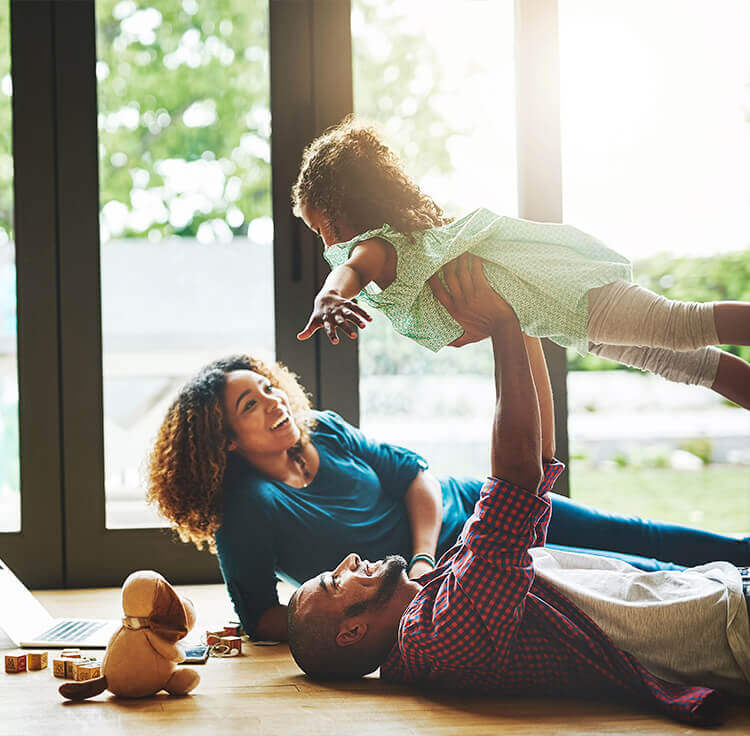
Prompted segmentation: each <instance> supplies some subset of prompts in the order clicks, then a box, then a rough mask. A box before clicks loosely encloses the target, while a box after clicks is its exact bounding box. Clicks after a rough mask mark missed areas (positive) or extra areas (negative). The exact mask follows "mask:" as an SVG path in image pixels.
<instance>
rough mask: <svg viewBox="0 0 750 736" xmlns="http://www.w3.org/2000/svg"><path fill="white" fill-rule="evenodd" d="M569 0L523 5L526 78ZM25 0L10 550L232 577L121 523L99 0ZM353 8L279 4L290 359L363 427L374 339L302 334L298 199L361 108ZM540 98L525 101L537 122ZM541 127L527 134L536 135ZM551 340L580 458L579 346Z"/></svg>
mask: <svg viewBox="0 0 750 736" xmlns="http://www.w3.org/2000/svg"><path fill="white" fill-rule="evenodd" d="M556 7H557V3H556V0H534V1H533V2H532V1H531V0H516V19H517V46H518V52H519V59H520V60H521V61H522V62H523V63H522V64H521V65H520V66H519V69H518V70H517V78H518V82H519V89H520V87H521V83H524V80H526V81H528V78H529V77H532V78H533V76H534V68H533V67H534V61H533V60H534V54H535V53H536V49H537V48H538V47H539V44H544V43H550V41H552V43H553V46H554V53H555V58H556V49H557V46H556V19H557V16H556ZM10 10H11V67H12V74H13V159H14V172H15V175H14V202H15V229H16V263H17V281H18V284H17V285H18V292H17V293H18V310H17V313H18V376H19V417H20V420H19V421H20V426H19V429H20V455H21V457H20V461H21V503H22V531H21V532H20V533H2V534H0V555H2V556H3V558H4V559H5V560H6V561H7V562H8V564H9V565H10V566H11V567H12V568H13V569H14V570H16V572H17V573H18V574H19V576H20V577H21V578H22V579H23V580H24V581H25V582H26V583H27V584H28V585H30V586H31V587H88V586H104V585H119V584H120V583H121V582H122V580H123V578H124V577H125V576H127V575H128V574H129V573H130V572H132V571H133V570H135V569H138V568H152V567H158V569H159V570H160V571H161V572H162V573H163V574H164V575H166V576H167V577H168V578H169V579H170V580H172V581H173V582H175V583H188V582H190V583H203V582H206V583H207V582H216V581H218V580H220V575H219V568H218V563H217V560H216V558H215V557H214V556H213V555H210V554H208V553H207V552H205V551H204V552H198V550H196V549H195V547H194V546H193V545H187V544H182V543H180V542H177V541H175V538H174V535H173V533H171V532H168V531H165V530H164V529H107V528H106V526H105V492H104V437H103V407H102V391H103V388H102V387H103V377H102V335H101V293H100V289H101V286H100V243H99V221H98V218H99V171H98V159H97V155H98V153H97V152H98V140H97V125H96V120H97V86H96V72H95V69H96V23H95V2H94V0H58V1H53V0H44V1H42V2H35V3H28V2H24V1H23V0H10ZM552 16H554V17H553V20H554V23H553V25H552V26H550V25H549V22H548V21H549V20H550V18H551V17H552ZM350 17H351V7H350V0H310V1H309V2H306V3H303V4H301V3H299V2H298V0H269V34H270V35H269V49H270V65H269V66H270V76H271V80H270V81H271V116H272V120H273V124H272V125H273V128H272V136H271V162H272V202H273V215H274V218H273V219H274V293H275V296H274V299H275V310H276V312H275V313H276V325H275V332H276V357H277V359H278V360H280V361H282V362H283V363H285V364H287V365H288V366H290V367H291V368H292V369H293V370H294V371H295V372H296V373H297V374H298V375H299V376H300V378H301V380H302V382H303V384H304V385H305V386H306V387H307V388H308V389H309V390H310V392H311V394H312V396H313V403H314V405H315V406H318V407H323V408H329V409H334V410H336V411H337V412H339V413H340V414H342V415H343V416H344V417H345V418H346V419H348V420H349V421H350V422H352V423H354V424H357V423H358V420H359V367H358V353H357V345H358V344H357V342H350V341H344V342H342V343H340V344H339V345H337V346H332V345H330V344H329V342H328V340H327V339H325V337H324V336H322V335H321V333H320V332H318V333H317V334H316V335H315V337H314V338H313V339H311V340H308V341H306V342H303V343H301V342H299V341H297V340H296V337H295V335H296V333H297V331H298V329H299V328H300V327H301V326H302V325H303V324H304V321H305V320H306V319H307V315H308V314H309V310H310V307H311V304H312V300H313V298H314V296H315V293H316V292H317V289H318V287H319V285H320V283H321V282H322V281H323V279H324V276H325V274H326V273H327V270H328V269H327V265H326V264H325V262H324V260H323V258H322V254H321V252H320V249H319V247H318V246H317V244H316V242H315V239H314V237H313V235H312V233H310V232H309V231H308V230H307V228H306V227H305V226H304V224H303V223H301V222H300V221H299V220H298V219H297V218H295V217H294V216H293V215H292V214H291V212H290V206H289V193H290V188H291V185H292V183H293V181H294V178H295V177H296V173H297V167H298V165H299V160H300V156H301V153H302V150H303V148H304V146H305V145H306V144H307V143H308V142H309V141H310V140H311V139H312V138H314V137H315V136H316V135H318V134H320V133H321V132H322V131H323V130H324V129H325V128H326V127H328V126H329V125H331V124H333V123H335V122H337V121H338V120H340V119H341V118H342V117H344V116H345V115H346V114H348V113H350V112H352V110H353V93H352V61H351V58H352V57H351V30H350ZM543 20H546V21H547V25H546V26H545V31H544V33H542V34H539V33H538V32H536V31H537V30H538V28H537V26H538V24H539V23H540V22H541V21H543ZM535 28H536V30H534V29H535ZM555 63H556V61H555ZM556 69H557V67H555V70H556ZM553 71H554V70H553ZM551 76H552V77H554V74H552V75H551ZM558 77H559V75H558ZM540 94H544V91H543V90H533V91H532V92H530V93H529V95H528V96H525V97H522V96H519V120H524V119H525V118H524V111H528V110H529V109H534V105H536V104H538V99H537V97H535V95H537V96H538V95H540ZM557 95H558V101H557V108H555V107H554V105H552V106H551V107H550V108H549V109H548V112H547V114H548V115H549V116H551V120H546V121H545V122H541V121H537V124H538V125H539V126H541V127H543V128H544V130H545V134H546V135H549V133H550V131H551V130H554V128H555V123H556V125H557V131H558V138H557V146H556V148H555V147H552V149H550V150H549V151H547V155H548V156H549V158H548V159H546V160H545V161H544V162H542V163H543V164H544V166H545V167H548V166H549V165H550V163H552V164H553V165H557V166H558V167H559V155H560V150H559V82H558V87H557ZM555 109H556V110H557V115H556V117H555ZM550 123H551V124H550ZM521 127H522V126H520V125H519V129H520V128H521ZM532 136H533V133H532V132H531V130H526V131H524V132H522V133H519V148H520V147H521V146H528V143H529V140H530V139H531V137H532ZM523 161H524V163H521V157H520V156H519V182H521V183H522V184H523V186H522V187H520V188H519V191H523V192H524V196H525V197H526V199H523V198H522V208H521V216H532V214H533V216H534V217H536V218H537V219H547V220H554V219H555V218H559V214H560V213H559V211H558V210H556V209H555V205H549V204H548V203H545V202H539V201H537V196H538V195H537V193H536V190H537V189H538V188H539V186H540V184H539V179H538V178H535V177H534V176H533V168H534V166H538V165H540V164H539V162H537V161H531V160H530V159H529V158H528V157H525V158H524V159H523ZM555 161H557V163H556V164H555ZM547 170H548V169H547ZM545 176H546V175H545ZM557 188H558V191H557V192H556V193H555V192H554V191H553V192H552V200H551V201H553V202H554V201H555V200H554V197H555V195H556V196H557V201H558V204H559V201H560V198H561V190H560V186H559V182H558V186H557ZM22 202H23V203H26V202H33V203H34V206H33V207H26V208H24V207H21V206H20V203H22ZM524 203H525V204H524ZM40 213H43V215H44V216H40ZM545 349H547V350H549V352H548V355H549V357H550V360H551V374H552V379H553V387H554V392H555V399H556V404H557V407H556V408H557V412H556V414H557V416H556V419H557V431H558V454H559V455H560V456H561V457H563V458H566V457H567V432H566V408H565V361H564V351H556V349H552V350H550V346H545ZM41 509H43V510H44V511H43V512H41V511H40V510H41Z"/></svg>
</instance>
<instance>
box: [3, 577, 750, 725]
mask: <svg viewBox="0 0 750 736" xmlns="http://www.w3.org/2000/svg"><path fill="white" fill-rule="evenodd" d="M178 590H179V591H180V593H181V594H183V595H186V596H188V597H189V598H191V599H192V600H193V602H194V603H195V604H196V608H197V610H198V624H197V626H196V628H195V629H194V630H193V632H192V633H191V634H190V635H189V638H190V639H193V640H195V639H197V638H198V636H199V632H202V631H204V630H206V629H214V628H217V627H220V626H222V625H223V624H224V622H225V621H227V620H231V619H232V618H234V612H233V610H232V607H231V604H230V602H229V599H228V598H227V595H226V592H225V590H224V588H223V586H220V585H199V586H180V587H178ZM36 595H37V597H38V598H39V599H40V600H41V602H42V603H43V604H44V605H45V606H46V607H47V609H48V610H49V611H50V613H52V615H53V616H84V617H85V616H91V617H97V618H99V617H101V618H119V617H120V615H121V610H120V591H119V589H98V590H78V591H40V592H37V593H36ZM3 637H4V635H3V634H1V633H0V650H5V651H11V649H10V648H11V642H10V641H9V640H7V639H5V638H3ZM2 653H3V652H0V654H2ZM196 669H198V671H199V672H200V674H201V682H200V684H199V685H198V687H197V688H196V690H195V691H193V693H192V694H190V695H188V696H186V697H182V698H174V697H169V696H166V695H158V696H155V697H153V698H146V699H143V700H131V701H128V700H118V699H116V698H114V697H112V696H111V695H109V694H107V693H104V694H102V695H100V696H98V697H97V698H94V699H93V700H91V701H87V702H83V703H70V702H68V703H65V702H63V700H62V698H61V697H60V695H59V694H58V692H57V688H58V686H59V685H60V683H61V682H62V680H58V679H56V678H55V677H53V676H52V672H51V671H50V669H46V670H43V671H41V672H27V673H21V674H15V675H8V674H5V673H4V672H3V673H0V734H3V735H4V734H14V735H16V734H40V735H47V734H49V735H50V736H51V735H52V734H54V735H55V736H59V735H61V734H62V735H65V734H79V733H87V732H92V731H94V730H95V731H96V734H97V736H106V735H108V734H128V733H133V734H139V736H140V734H156V733H159V734H161V735H162V736H167V735H168V734H173V733H174V734H177V733H179V734H180V735H182V734H205V735H206V736H208V735H209V734H212V733H218V734H225V733H242V734H250V735H253V736H254V735H256V734H263V735H264V736H265V735H268V736H276V735H277V734H279V735H280V734H283V735H284V736H287V735H294V734H304V735H305V736H314V735H316V734H320V735H321V736H334V735H335V734H353V735H355V736H360V735H361V736H370V735H372V736H400V735H401V734H403V735H404V736H405V735H406V734H409V735H410V736H413V735H416V734H440V735H444V736H459V735H461V734H465V735H466V736H480V735H482V734H492V735H493V736H494V735H495V734H545V736H550V735H551V734H577V735H582V734H586V735H592V734H622V733H628V734H689V733H705V731H704V730H701V729H691V728H687V727H685V726H683V725H680V724H677V723H673V722H671V721H669V720H667V719H665V718H662V717H659V716H654V715H651V714H646V713H639V712H636V711H633V710H631V709H628V708H625V707H623V706H620V705H614V704H604V703H587V702H579V701H572V700H531V699H523V700H521V699H510V700H508V699H505V700H500V699H491V698H480V697H476V698H467V697H465V696H461V697H458V696H454V695H446V694H432V695H426V694H424V693H416V692H412V691H409V690H407V689H406V688H401V687H395V686H388V685H385V684H383V683H381V682H380V681H379V680H378V679H377V678H376V677H368V678H365V679H364V680H361V681H359V682H354V683H350V684H347V685H336V686H330V685H320V684H316V683H313V682H310V681H308V680H307V679H306V678H305V677H304V676H302V675H300V674H299V673H298V670H297V669H296V666H295V665H294V662H293V661H292V659H291V657H290V655H289V650H288V648H287V647H286V645H278V646H272V647H260V646H253V645H251V644H245V646H244V654H243V656H242V657H235V658H233V659H209V661H208V663H207V664H206V665H197V666H196ZM720 732H721V733H722V734H738V736H739V734H742V735H743V736H747V734H750V710H747V709H744V708H741V707H740V706H739V705H732V706H731V707H730V710H729V714H728V718H727V721H726V724H725V725H724V726H723V727H722V728H721V729H720Z"/></svg>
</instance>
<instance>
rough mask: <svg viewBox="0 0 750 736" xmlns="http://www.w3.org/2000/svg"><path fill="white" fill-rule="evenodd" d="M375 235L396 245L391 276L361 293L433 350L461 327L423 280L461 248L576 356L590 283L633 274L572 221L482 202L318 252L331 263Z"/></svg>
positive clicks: (519, 311)
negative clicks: (530, 216) (414, 227)
mask: <svg viewBox="0 0 750 736" xmlns="http://www.w3.org/2000/svg"><path fill="white" fill-rule="evenodd" d="M375 237H377V238H382V239H383V240H386V241H387V242H389V243H391V245H393V247H394V248H395V249H396V255H397V257H398V262H397V265H396V278H395V280H394V281H393V283H391V284H390V285H389V286H388V287H387V288H386V289H383V290H382V291H381V290H380V289H378V287H377V286H376V285H375V284H369V285H368V286H367V287H366V288H365V289H364V291H363V292H362V294H361V295H360V296H361V297H362V298H363V299H364V301H365V302H367V303H368V304H370V305H371V306H373V307H375V308H377V309H379V310H380V311H381V312H383V313H384V314H386V315H387V317H388V318H389V319H390V320H391V322H392V323H393V326H394V328H395V329H396V331H397V332H399V333H401V334H402V335H405V336H406V337H410V338H411V339H412V340H415V341H416V342H418V343H419V344H420V345H423V346H424V347H427V348H429V349H430V350H433V351H435V352H437V351H438V350H440V348H442V347H444V346H445V345H448V344H449V343H451V342H452V341H453V340H455V339H456V338H457V337H459V336H460V335H462V334H463V328H462V327H461V326H460V325H459V324H458V322H456V321H455V320H454V319H453V318H452V317H451V316H450V314H448V312H447V310H446V309H445V307H443V305H442V304H440V302H439V301H438V300H437V299H436V298H435V296H434V295H433V293H432V290H431V289H430V286H429V284H428V283H427V280H428V279H429V278H430V277H431V276H432V275H433V274H434V273H435V272H436V271H438V270H439V269H440V268H441V267H442V266H444V265H445V264H446V263H448V261H451V260H453V259H454V258H457V257H458V256H460V255H461V254H462V253H465V252H467V251H470V252H471V253H473V254H474V255H475V256H478V257H479V258H481V259H483V262H484V263H483V267H484V273H485V276H486V277H487V281H488V282H489V284H490V286H492V288H493V289H494V290H495V291H496V292H497V293H498V294H499V295H500V296H501V297H502V298H503V299H505V301H506V302H508V304H510V306H511V307H512V308H513V311H514V312H515V313H516V315H517V317H518V321H519V322H520V324H521V329H522V330H523V331H524V332H525V333H526V334H527V335H530V336H532V337H548V338H550V339H551V340H553V341H554V342H556V343H558V344H559V345H562V346H563V347H572V348H575V350H577V351H578V352H579V353H580V354H581V355H584V354H585V353H587V352H588V350H589V344H588V335H587V322H588V299H587V294H588V292H589V290H590V289H593V288H596V287H600V286H604V285H606V284H610V283H612V282H614V281H631V280H632V267H631V265H630V261H628V259H627V258H625V257H624V256H622V255H620V254H619V253H616V252H615V251H613V250H611V249H610V248H607V246H606V245H604V244H603V243H602V242H601V241H599V240H597V239H596V238H594V237H592V236H591V235H588V234H586V233H584V232H582V231H581V230H578V229H577V228H574V227H571V226H570V225H558V224H553V223H541V222H530V221H529V220H519V219H515V218H512V217H501V216H499V215H496V214H495V213H493V212H490V211H489V210H487V209H484V208H480V209H477V210H474V211H473V212H470V213H469V214H468V215H466V216H464V217H462V218H460V219H458V220H455V221H454V222H451V223H449V224H447V225H443V226H441V227H435V228H432V229H430V230H420V231H415V232H413V233H410V234H404V233H400V232H397V231H396V230H394V229H393V228H392V227H391V226H390V225H383V226H382V227H380V228H378V229H376V230H370V231H368V232H366V233H362V234H361V235H358V236H357V237H356V238H353V239H352V240H349V241H348V242H346V243H338V244H336V245H332V246H330V247H328V248H326V250H325V252H324V256H325V258H326V260H327V261H328V263H329V264H330V265H331V267H332V268H335V267H336V266H340V265H341V264H342V263H345V262H346V260H347V259H348V258H349V254H350V253H351V250H352V248H354V246H355V245H357V244H358V243H360V242H362V241H363V240H367V239H369V238H375Z"/></svg>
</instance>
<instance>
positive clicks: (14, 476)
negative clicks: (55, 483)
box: [0, 0, 21, 532]
mask: <svg viewBox="0 0 750 736" xmlns="http://www.w3.org/2000/svg"><path fill="white" fill-rule="evenodd" d="M9 10H10V8H9V4H8V2H7V0H6V2H5V9H4V11H3V12H0V532H17V531H20V530H21V491H20V477H19V462H18V364H17V360H16V344H17V340H16V267H15V247H14V242H13V147H12V140H11V98H12V94H13V86H12V83H11V77H10V27H9V22H8V21H9V17H10V13H9V12H6V11H9Z"/></svg>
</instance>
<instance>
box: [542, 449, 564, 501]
mask: <svg viewBox="0 0 750 736" xmlns="http://www.w3.org/2000/svg"><path fill="white" fill-rule="evenodd" d="M543 469H544V475H543V476H542V482H541V485H540V486H539V492H540V493H541V492H542V491H544V492H547V491H551V490H552V486H554V485H555V481H556V480H557V479H558V478H559V477H560V474H561V473H562V472H563V470H565V463H562V462H560V461H559V460H558V459H557V458H555V457H553V458H552V460H550V461H549V462H546V463H544V467H543Z"/></svg>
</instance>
